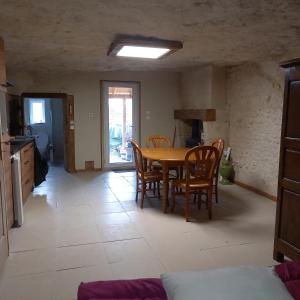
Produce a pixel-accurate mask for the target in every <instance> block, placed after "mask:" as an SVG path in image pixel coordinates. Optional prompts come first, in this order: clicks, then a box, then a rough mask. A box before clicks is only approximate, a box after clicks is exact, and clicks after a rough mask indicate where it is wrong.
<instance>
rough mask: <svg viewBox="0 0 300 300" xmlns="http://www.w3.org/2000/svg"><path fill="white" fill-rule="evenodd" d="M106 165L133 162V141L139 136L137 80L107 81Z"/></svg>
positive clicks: (108, 166) (104, 157)
mask: <svg viewBox="0 0 300 300" xmlns="http://www.w3.org/2000/svg"><path fill="white" fill-rule="evenodd" d="M103 87H104V88H103V91H104V108H103V109H104V124H103V126H104V140H103V142H104V145H105V147H104V149H103V151H104V156H103V159H104V166H105V167H106V168H118V167H122V166H127V167H129V166H133V165H134V162H133V153H132V147H131V143H130V141H131V140H132V139H135V140H138V124H137V123H138V119H139V117H138V112H139V109H138V104H139V103H138V102H139V98H138V94H139V91H138V87H139V86H138V84H137V83H135V82H134V83H128V82H126V83H124V82H104V86H103Z"/></svg>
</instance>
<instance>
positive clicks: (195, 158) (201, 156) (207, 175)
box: [171, 146, 219, 222]
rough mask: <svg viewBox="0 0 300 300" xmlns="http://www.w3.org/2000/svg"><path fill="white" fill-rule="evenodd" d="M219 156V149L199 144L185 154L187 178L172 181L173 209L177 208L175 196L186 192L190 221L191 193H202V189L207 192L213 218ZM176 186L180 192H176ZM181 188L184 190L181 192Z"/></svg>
mask: <svg viewBox="0 0 300 300" xmlns="http://www.w3.org/2000/svg"><path fill="white" fill-rule="evenodd" d="M218 157H219V154H218V150H217V149H216V148H215V147H212V146H197V147H194V148H192V149H191V150H188V151H187V153H186V155H185V162H184V169H185V178H184V179H179V180H174V181H173V183H172V188H171V190H172V207H171V210H172V211H174V209H175V205H176V201H175V196H176V195H179V194H184V195H185V199H184V212H185V219H186V221H187V222H188V221H189V205H190V195H193V194H194V193H195V192H196V193H198V194H200V193H201V192H202V191H205V192H206V193H207V197H206V205H207V208H208V216H209V219H211V218H212V192H213V180H214V174H215V169H216V164H217V161H218ZM176 188H178V189H179V190H180V192H176ZM178 189H177V190H178ZM181 190H183V191H184V192H181ZM199 201H201V199H200V200H199Z"/></svg>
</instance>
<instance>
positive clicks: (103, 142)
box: [100, 79, 141, 170]
mask: <svg viewBox="0 0 300 300" xmlns="http://www.w3.org/2000/svg"><path fill="white" fill-rule="evenodd" d="M105 82H113V83H118V82H119V83H121V84H122V83H127V84H128V83H134V84H136V85H137V87H138V97H137V101H138V116H137V120H138V126H139V130H138V134H137V142H138V143H139V142H140V140H141V82H140V81H136V80H110V79H106V80H100V144H101V149H100V150H101V169H102V170H113V169H119V170H120V169H128V166H118V167H117V166H116V167H115V168H114V167H112V168H106V169H105V166H104V150H105V149H104V147H105V141H104V137H105V133H104V130H105V125H104V101H105V97H104V93H103V91H104V83H105ZM129 168H131V167H129Z"/></svg>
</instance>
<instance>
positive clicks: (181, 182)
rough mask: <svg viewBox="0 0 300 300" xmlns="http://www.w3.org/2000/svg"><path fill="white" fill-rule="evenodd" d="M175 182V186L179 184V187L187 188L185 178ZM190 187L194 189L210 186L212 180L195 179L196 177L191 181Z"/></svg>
mask: <svg viewBox="0 0 300 300" xmlns="http://www.w3.org/2000/svg"><path fill="white" fill-rule="evenodd" d="M174 184H175V186H177V187H179V188H183V189H185V188H186V186H187V184H186V180H185V179H179V180H175V182H174ZM189 187H190V189H193V190H198V189H204V188H209V187H210V182H209V180H199V179H195V180H194V179H192V180H190V182H189Z"/></svg>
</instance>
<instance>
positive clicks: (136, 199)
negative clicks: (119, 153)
mask: <svg viewBox="0 0 300 300" xmlns="http://www.w3.org/2000/svg"><path fill="white" fill-rule="evenodd" d="M138 194H139V178H138V177H137V176H136V194H135V202H138Z"/></svg>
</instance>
